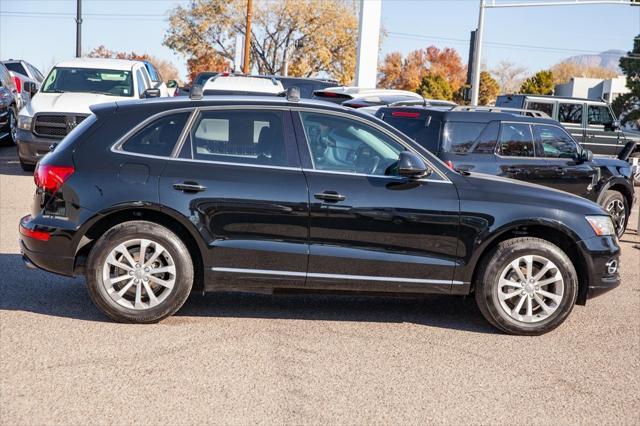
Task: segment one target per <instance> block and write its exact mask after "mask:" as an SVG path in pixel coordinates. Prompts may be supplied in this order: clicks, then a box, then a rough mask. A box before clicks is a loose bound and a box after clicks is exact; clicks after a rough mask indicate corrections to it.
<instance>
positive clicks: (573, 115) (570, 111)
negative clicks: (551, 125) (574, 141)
mask: <svg viewBox="0 0 640 426" xmlns="http://www.w3.org/2000/svg"><path fill="white" fill-rule="evenodd" d="M558 121H559V122H561V123H570V124H582V104H565V103H559V104H558Z"/></svg>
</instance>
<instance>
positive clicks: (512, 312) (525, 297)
mask: <svg viewBox="0 0 640 426" xmlns="http://www.w3.org/2000/svg"><path fill="white" fill-rule="evenodd" d="M526 299H527V296H525V295H523V296H521V297H520V300H519V301H518V304H517V305H516V307H515V308H513V310H512V311H511V315H513V316H518V315H520V309H522V305H524V301H525V300H526Z"/></svg>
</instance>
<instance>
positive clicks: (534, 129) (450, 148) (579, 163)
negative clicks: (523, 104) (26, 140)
mask: <svg viewBox="0 0 640 426" xmlns="http://www.w3.org/2000/svg"><path fill="white" fill-rule="evenodd" d="M376 116H377V117H378V118H381V119H382V120H383V121H385V122H387V123H389V124H391V125H392V126H394V127H395V128H396V129H398V130H400V131H402V132H403V133H404V134H406V135H407V136H409V137H411V138H412V139H414V140H416V141H417V142H418V143H419V144H420V145H422V146H423V147H425V148H427V149H428V150H429V151H431V152H432V153H434V154H435V155H437V156H438V157H439V158H440V159H442V160H443V161H445V162H447V164H449V165H450V166H451V167H454V168H455V169H457V170H459V171H462V172H468V171H474V172H480V173H488V174H492V175H497V176H502V177H507V178H512V179H518V180H524V181H527V182H531V183H536V184H539V185H544V186H548V187H551V188H556V189H559V190H562V191H566V192H570V193H572V194H575V195H579V196H581V197H584V198H587V199H589V200H591V201H594V202H597V203H598V204H600V205H601V206H603V207H604V208H605V210H607V211H608V212H609V213H610V214H611V217H612V219H613V221H614V224H615V226H616V231H617V234H618V236H621V235H622V234H624V231H625V229H626V226H627V222H628V220H629V214H630V212H631V206H632V204H633V198H634V191H633V174H632V170H631V165H630V164H629V163H628V162H626V161H622V160H618V159H614V158H606V157H593V154H591V152H590V151H589V150H586V149H584V148H582V147H581V146H580V145H579V144H578V143H577V142H576V141H575V140H574V139H573V138H572V137H571V135H570V134H569V133H568V132H567V131H566V130H565V129H564V128H563V127H562V126H561V125H559V124H558V122H557V121H554V120H550V119H543V118H537V117H530V116H525V115H520V114H517V113H510V112H496V111H495V109H494V110H489V109H483V108H480V109H474V110H470V109H467V108H463V107H461V108H453V109H450V110H442V109H439V110H437V109H430V108H423V107H420V106H409V107H388V108H381V109H379V110H378V111H377V112H376Z"/></svg>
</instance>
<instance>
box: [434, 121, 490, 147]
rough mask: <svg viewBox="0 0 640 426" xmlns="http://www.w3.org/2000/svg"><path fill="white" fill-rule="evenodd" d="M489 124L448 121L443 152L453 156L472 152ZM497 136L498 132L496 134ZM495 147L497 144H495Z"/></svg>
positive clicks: (443, 140)
mask: <svg viewBox="0 0 640 426" xmlns="http://www.w3.org/2000/svg"><path fill="white" fill-rule="evenodd" d="M487 126H488V124H487V123H474V122H466V121H448V122H446V123H445V125H444V129H443V132H442V150H443V151H444V152H449V153H452V154H466V153H469V152H472V150H473V149H474V147H475V145H476V141H478V140H479V138H480V135H481V134H482V131H483V130H484V129H485V127H487ZM496 136H497V132H496ZM494 146H495V144H494Z"/></svg>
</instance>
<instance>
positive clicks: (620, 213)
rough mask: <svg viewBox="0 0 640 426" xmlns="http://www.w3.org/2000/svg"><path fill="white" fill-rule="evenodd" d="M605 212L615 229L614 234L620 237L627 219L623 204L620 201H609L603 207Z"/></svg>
mask: <svg viewBox="0 0 640 426" xmlns="http://www.w3.org/2000/svg"><path fill="white" fill-rule="evenodd" d="M605 210H606V211H607V213H609V216H611V220H612V221H613V225H614V226H615V228H616V234H617V235H618V236H621V235H622V233H623V232H624V223H625V220H626V219H627V212H626V211H625V209H624V203H623V202H622V201H621V200H611V201H610V202H609V204H607V206H606V207H605Z"/></svg>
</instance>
